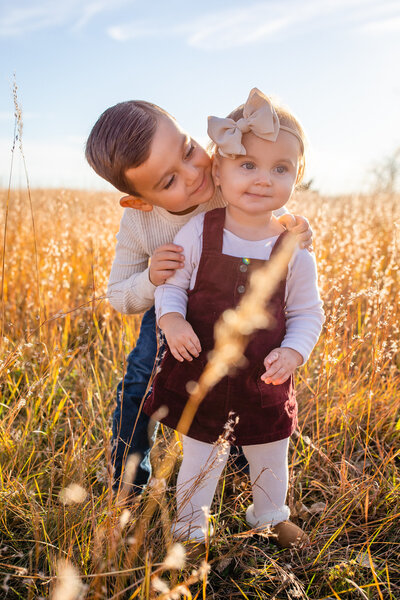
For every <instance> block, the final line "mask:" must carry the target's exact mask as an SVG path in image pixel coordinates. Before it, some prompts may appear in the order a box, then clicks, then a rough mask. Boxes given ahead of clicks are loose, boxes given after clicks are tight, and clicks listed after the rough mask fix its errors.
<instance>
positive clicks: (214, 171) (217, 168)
mask: <svg viewBox="0 0 400 600" xmlns="http://www.w3.org/2000/svg"><path fill="white" fill-rule="evenodd" d="M219 172H220V164H219V159H218V156H217V155H216V154H214V156H213V160H212V167H211V173H212V176H213V179H214V183H215V185H220V177H219Z"/></svg>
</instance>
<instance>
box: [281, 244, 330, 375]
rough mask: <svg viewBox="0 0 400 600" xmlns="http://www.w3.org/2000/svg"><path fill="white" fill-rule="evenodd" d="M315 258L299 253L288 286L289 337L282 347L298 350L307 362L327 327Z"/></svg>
mask: <svg viewBox="0 0 400 600" xmlns="http://www.w3.org/2000/svg"><path fill="white" fill-rule="evenodd" d="M324 320H325V317H324V311H323V309H322V300H321V298H320V295H319V290H318V284H317V265H316V261H315V256H314V254H310V252H309V251H308V250H297V251H296V253H295V255H294V257H293V258H292V260H291V261H290V263H289V271H288V277H287V283H286V335H285V337H284V339H283V341H282V344H281V346H282V347H286V348H293V349H294V350H297V352H299V353H300V354H301V355H302V357H303V363H302V364H304V363H305V362H307V360H308V358H309V356H310V354H311V351H312V349H313V348H314V346H315V344H316V343H317V341H318V338H319V335H320V333H321V329H322V325H323V323H324Z"/></svg>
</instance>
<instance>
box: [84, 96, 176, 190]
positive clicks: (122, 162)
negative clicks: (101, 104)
mask: <svg viewBox="0 0 400 600" xmlns="http://www.w3.org/2000/svg"><path fill="white" fill-rule="evenodd" d="M161 116H167V117H170V118H171V115H169V114H168V113H167V112H166V111H165V110H163V109H162V108H160V107H159V106H157V105H156V104H152V103H151V102H145V101H143V100H128V101H127V102H120V103H118V104H115V106H111V107H110V108H107V110H105V111H104V112H103V113H102V114H101V115H100V117H99V118H98V120H97V121H96V123H95V125H94V126H93V128H92V131H91V132H90V134H89V137H88V139H87V142H86V150H85V156H86V160H87V161H88V163H89V165H90V166H91V167H92V168H93V169H94V170H95V171H96V173H97V174H98V175H100V177H103V179H106V180H107V181H109V182H110V183H111V184H112V185H113V186H114V187H116V188H117V189H118V190H120V191H121V192H124V193H126V194H134V195H138V194H137V192H136V190H134V189H132V184H129V183H128V182H127V180H126V178H125V172H126V170H127V169H129V168H131V167H138V166H139V165H141V164H142V163H144V162H145V161H146V160H147V158H148V157H149V154H150V146H151V142H152V140H153V137H154V133H155V131H156V128H157V121H158V119H159V118H160V117H161Z"/></svg>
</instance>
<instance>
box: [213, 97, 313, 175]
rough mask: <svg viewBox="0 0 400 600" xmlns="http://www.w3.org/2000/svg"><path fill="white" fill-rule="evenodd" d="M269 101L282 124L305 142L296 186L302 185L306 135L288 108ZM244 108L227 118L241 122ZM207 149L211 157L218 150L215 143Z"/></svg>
mask: <svg viewBox="0 0 400 600" xmlns="http://www.w3.org/2000/svg"><path fill="white" fill-rule="evenodd" d="M269 99H270V100H271V103H272V106H273V107H274V109H275V112H276V114H277V115H278V118H279V122H280V124H281V125H284V126H285V127H290V128H291V129H293V130H294V131H295V132H296V133H297V134H298V135H299V136H300V138H301V141H302V142H303V147H302V148H301V154H300V157H299V168H298V172H297V179H296V185H298V184H299V183H301V181H302V179H303V177H304V171H305V168H306V157H305V147H306V141H307V138H306V134H305V132H304V129H303V127H302V126H301V125H300V122H299V120H298V119H297V118H296V117H295V116H294V114H293V113H292V112H291V111H290V110H289V109H288V108H286V107H285V106H283V105H282V104H279V102H277V101H276V100H275V99H274V98H271V96H269ZM243 108H244V104H241V105H240V106H238V107H237V108H235V109H234V110H233V111H232V112H230V113H229V115H228V116H227V118H228V119H233V120H234V121H236V122H237V121H239V119H242V118H243ZM207 149H208V152H209V153H210V154H211V155H212V154H215V153H216V151H217V150H218V148H217V145H216V143H215V142H210V143H209V145H208V147H207Z"/></svg>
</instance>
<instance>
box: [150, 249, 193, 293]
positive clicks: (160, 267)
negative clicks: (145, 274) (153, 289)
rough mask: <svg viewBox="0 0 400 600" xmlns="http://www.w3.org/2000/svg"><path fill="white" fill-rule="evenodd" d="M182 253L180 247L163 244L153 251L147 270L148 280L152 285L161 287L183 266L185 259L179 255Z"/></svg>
mask: <svg viewBox="0 0 400 600" xmlns="http://www.w3.org/2000/svg"><path fill="white" fill-rule="evenodd" d="M182 251H183V248H182V246H177V245H176V244H164V246H159V247H158V248H156V249H155V250H154V254H153V256H152V257H151V261H150V269H149V278H150V281H151V283H152V284H153V285H156V286H157V285H162V284H163V283H165V282H166V281H167V279H169V278H170V277H171V276H172V275H173V274H174V273H175V271H176V270H177V269H181V268H182V267H183V266H184V264H185V257H184V256H183V254H181V252H182Z"/></svg>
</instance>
